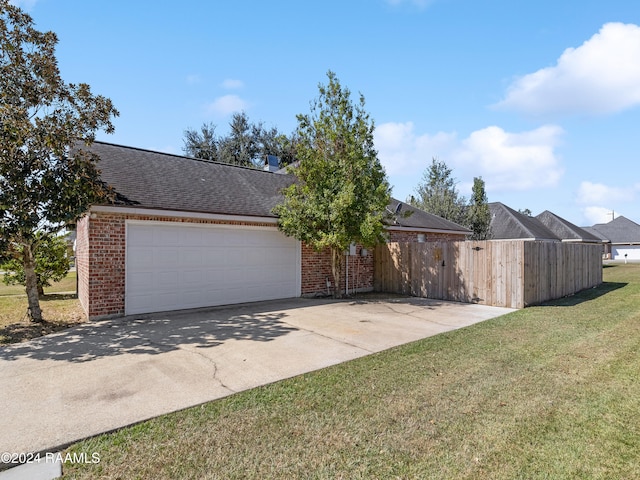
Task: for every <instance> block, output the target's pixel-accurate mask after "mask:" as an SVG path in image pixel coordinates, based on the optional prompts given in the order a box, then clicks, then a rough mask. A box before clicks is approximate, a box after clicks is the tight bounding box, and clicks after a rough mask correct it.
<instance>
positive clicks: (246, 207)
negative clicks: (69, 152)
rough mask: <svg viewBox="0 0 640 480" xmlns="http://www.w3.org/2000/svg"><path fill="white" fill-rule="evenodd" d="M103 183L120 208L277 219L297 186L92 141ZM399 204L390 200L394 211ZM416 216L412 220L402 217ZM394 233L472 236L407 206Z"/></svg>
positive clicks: (284, 179) (286, 179)
mask: <svg viewBox="0 0 640 480" xmlns="http://www.w3.org/2000/svg"><path fill="white" fill-rule="evenodd" d="M91 150H92V151H93V152H95V153H97V154H98V156H99V157H100V160H99V161H98V164H97V166H98V169H99V170H100V172H101V173H100V178H101V179H102V181H104V182H105V183H107V184H108V185H111V186H112V187H113V188H114V190H115V191H116V193H117V199H116V204H117V205H122V206H132V207H137V208H148V209H159V210H175V211H184V212H198V213H213V214H225V215H243V216H256V217H275V215H274V214H273V213H272V210H273V208H274V207H275V206H276V205H277V204H278V203H280V202H281V201H282V194H281V190H282V189H283V188H285V187H287V186H288V185H290V184H291V183H293V182H294V181H295V176H294V175H291V174H286V173H280V174H276V173H271V172H265V171H262V170H257V169H254V168H246V167H240V166H237V165H229V164H225V163H217V162H209V161H204V160H199V159H194V158H191V157H184V156H179V155H172V154H168V153H160V152H154V151H150V150H144V149H140V148H133V147H124V146H120V145H114V144H110V143H105V142H94V143H93V145H92V146H91ZM398 203H399V201H398V200H395V199H394V200H392V202H391V204H390V205H389V210H390V211H395V209H396V207H397V205H398ZM406 212H412V214H411V215H409V216H406V215H403V214H405V213H406ZM401 213H402V214H400V215H396V216H395V221H394V220H391V222H392V224H391V225H390V227H391V228H393V227H394V226H396V227H407V228H417V229H427V230H438V231H440V230H442V231H449V232H459V233H461V234H467V233H470V231H469V230H467V229H466V228H464V227H461V226H460V225H457V224H455V223H453V222H449V221H448V220H445V219H443V218H440V217H437V216H435V215H431V214H429V213H426V212H423V211H421V210H419V209H417V208H414V207H411V206H410V205H406V204H403V207H402V212H401Z"/></svg>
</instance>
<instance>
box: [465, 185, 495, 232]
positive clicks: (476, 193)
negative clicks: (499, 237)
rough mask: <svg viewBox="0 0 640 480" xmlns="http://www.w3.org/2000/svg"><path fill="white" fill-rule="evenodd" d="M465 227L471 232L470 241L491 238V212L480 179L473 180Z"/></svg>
mask: <svg viewBox="0 0 640 480" xmlns="http://www.w3.org/2000/svg"><path fill="white" fill-rule="evenodd" d="M466 225H467V226H468V227H469V229H471V231H472V232H473V233H472V234H471V236H470V237H469V238H470V239H471V240H489V239H490V238H491V212H490V210H489V204H488V202H487V194H486V192H485V189H484V180H482V177H474V178H473V188H472V190H471V198H470V199H469V205H468V207H467V222H466Z"/></svg>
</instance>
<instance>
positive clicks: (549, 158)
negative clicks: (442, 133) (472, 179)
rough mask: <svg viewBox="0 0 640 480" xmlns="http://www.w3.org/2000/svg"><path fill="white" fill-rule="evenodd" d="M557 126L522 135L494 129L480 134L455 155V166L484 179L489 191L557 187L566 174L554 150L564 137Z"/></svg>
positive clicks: (453, 156) (462, 145)
mask: <svg viewBox="0 0 640 480" xmlns="http://www.w3.org/2000/svg"><path fill="white" fill-rule="evenodd" d="M563 133H564V132H563V130H562V128H560V127H558V126H556V125H545V126H542V127H540V128H537V129H535V130H531V131H528V132H522V133H510V132H506V131H504V130H503V129H502V128H500V127H496V126H491V127H487V128H483V129H481V130H477V131H475V132H473V133H472V134H471V135H469V137H468V138H466V139H465V140H463V141H462V144H461V145H460V147H459V148H458V149H457V150H456V151H454V152H452V157H451V158H452V160H453V161H454V163H455V164H457V165H459V166H462V167H464V168H465V169H466V170H468V171H470V172H471V171H474V172H476V173H474V174H473V175H474V176H477V175H482V177H483V178H484V180H485V182H486V184H487V189H489V188H490V189H491V190H494V191H495V190H530V189H533V188H539V187H551V186H555V185H557V183H558V181H559V180H560V177H562V174H563V173H564V171H563V169H562V167H561V165H560V159H559V157H558V155H557V153H556V152H555V147H556V146H557V145H558V143H559V142H560V137H561V136H562V134H563Z"/></svg>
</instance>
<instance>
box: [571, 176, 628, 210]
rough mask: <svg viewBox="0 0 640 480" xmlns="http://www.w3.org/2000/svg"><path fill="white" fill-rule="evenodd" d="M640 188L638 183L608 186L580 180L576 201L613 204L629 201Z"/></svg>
mask: <svg viewBox="0 0 640 480" xmlns="http://www.w3.org/2000/svg"><path fill="white" fill-rule="evenodd" d="M638 190H640V188H639V186H638V185H635V186H634V187H609V186H607V185H604V184H602V183H592V182H586V181H585V182H582V183H581V184H580V187H579V188H578V198H577V201H578V203H581V204H583V205H588V204H613V203H619V202H631V201H633V200H634V199H635V196H636V194H637V192H638Z"/></svg>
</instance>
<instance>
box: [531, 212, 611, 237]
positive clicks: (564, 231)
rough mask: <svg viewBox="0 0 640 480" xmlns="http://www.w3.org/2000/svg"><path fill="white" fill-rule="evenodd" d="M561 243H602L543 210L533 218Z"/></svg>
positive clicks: (583, 230)
mask: <svg viewBox="0 0 640 480" xmlns="http://www.w3.org/2000/svg"><path fill="white" fill-rule="evenodd" d="M535 218H536V219H537V220H538V221H539V222H540V223H542V224H543V225H544V226H545V227H547V228H548V229H549V230H550V231H551V232H552V233H553V234H554V235H555V236H556V237H557V238H559V239H560V240H562V241H563V242H571V243H598V244H601V243H602V239H601V238H599V237H597V236H596V235H594V234H592V233H590V232H588V231H586V230H585V229H583V228H580V227H578V226H576V225H574V224H573V223H571V222H569V221H568V220H565V219H564V218H562V217H559V216H558V215H556V214H555V213H552V212H550V211H549V210H545V211H544V212H542V213H541V214H539V215H536V217H535Z"/></svg>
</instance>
